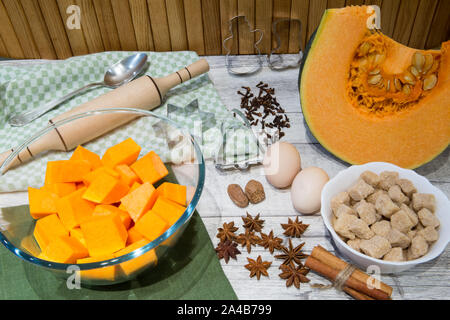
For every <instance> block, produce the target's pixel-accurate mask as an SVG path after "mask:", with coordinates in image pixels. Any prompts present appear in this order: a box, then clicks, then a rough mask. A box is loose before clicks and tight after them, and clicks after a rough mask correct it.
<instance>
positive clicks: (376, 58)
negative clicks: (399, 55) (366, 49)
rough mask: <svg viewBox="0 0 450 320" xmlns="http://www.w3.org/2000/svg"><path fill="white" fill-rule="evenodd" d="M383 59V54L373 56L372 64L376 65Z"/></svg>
mask: <svg viewBox="0 0 450 320" xmlns="http://www.w3.org/2000/svg"><path fill="white" fill-rule="evenodd" d="M385 57H386V55H385V54H384V53H378V54H376V55H375V59H374V61H373V62H374V63H375V64H377V65H378V64H380V63H381V62H382V61H383V60H384V58H385Z"/></svg>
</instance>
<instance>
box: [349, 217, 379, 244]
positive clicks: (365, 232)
mask: <svg viewBox="0 0 450 320" xmlns="http://www.w3.org/2000/svg"><path fill="white" fill-rule="evenodd" d="M349 230H350V231H351V232H353V233H354V234H355V236H357V237H358V238H360V239H370V238H372V237H373V236H374V235H375V233H373V231H372V230H370V228H369V226H368V225H367V223H365V222H364V221H363V220H362V219H358V218H356V219H354V220H353V221H351V223H350V227H349Z"/></svg>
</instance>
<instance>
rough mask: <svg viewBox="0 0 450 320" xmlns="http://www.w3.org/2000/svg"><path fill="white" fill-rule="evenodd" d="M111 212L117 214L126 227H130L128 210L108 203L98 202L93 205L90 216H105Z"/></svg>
mask: <svg viewBox="0 0 450 320" xmlns="http://www.w3.org/2000/svg"><path fill="white" fill-rule="evenodd" d="M113 213H117V214H119V217H120V220H122V223H123V225H124V226H125V228H126V229H128V228H129V227H130V225H131V217H130V215H129V214H128V212H126V211H125V210H122V209H120V208H117V207H116V206H113V205H110V204H99V205H97V206H95V209H94V212H93V213H92V216H105V215H108V214H113Z"/></svg>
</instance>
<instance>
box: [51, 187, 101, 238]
mask: <svg viewBox="0 0 450 320" xmlns="http://www.w3.org/2000/svg"><path fill="white" fill-rule="evenodd" d="M85 191H86V187H83V188H81V189H78V190H77V191H75V192H72V193H71V194H69V195H67V196H65V197H62V198H60V199H58V201H57V202H56V208H57V212H58V216H59V218H60V219H61V222H62V223H63V225H64V226H65V227H66V228H67V229H68V230H70V229H73V228H75V227H78V226H79V225H80V223H82V222H84V221H86V220H89V219H90V218H91V217H92V212H93V211H94V209H95V204H94V203H92V202H90V201H87V200H85V199H83V198H82V195H83V194H84V192H85Z"/></svg>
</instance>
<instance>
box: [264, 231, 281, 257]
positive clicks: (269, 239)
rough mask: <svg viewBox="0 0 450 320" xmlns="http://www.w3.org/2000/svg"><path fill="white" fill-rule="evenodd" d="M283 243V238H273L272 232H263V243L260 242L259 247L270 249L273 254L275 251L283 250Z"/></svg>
mask: <svg viewBox="0 0 450 320" xmlns="http://www.w3.org/2000/svg"><path fill="white" fill-rule="evenodd" d="M282 242H283V240H282V239H281V238H278V237H274V236H273V231H272V230H271V231H270V232H269V234H265V233H262V232H261V241H259V245H260V246H262V247H264V248H265V249H267V248H269V251H270V253H272V254H273V250H274V249H281V243H282Z"/></svg>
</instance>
